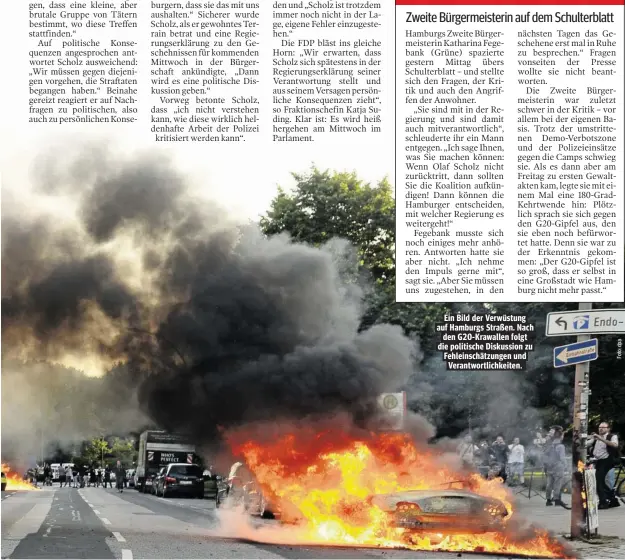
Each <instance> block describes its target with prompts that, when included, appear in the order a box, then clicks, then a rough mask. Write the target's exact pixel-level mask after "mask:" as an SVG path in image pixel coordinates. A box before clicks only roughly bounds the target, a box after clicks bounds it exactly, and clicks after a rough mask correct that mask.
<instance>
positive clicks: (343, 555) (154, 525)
mask: <svg viewBox="0 0 625 560" xmlns="http://www.w3.org/2000/svg"><path fill="white" fill-rule="evenodd" d="M224 515H227V513H223V510H215V507H214V502H213V501H212V500H194V499H178V498H166V499H164V498H159V497H156V496H151V495H146V494H140V493H138V492H136V491H135V490H132V489H127V490H125V491H124V492H123V493H122V494H119V493H118V492H117V491H116V490H115V489H106V490H104V489H102V488H83V489H80V490H78V489H74V488H58V487H51V488H44V489H43V490H41V491H39V492H37V491H30V492H24V491H23V492H20V491H16V492H3V493H2V518H1V524H2V558H103V559H106V558H123V559H132V558H258V559H269V558H287V559H296V558H302V559H309V558H329V559H356V558H364V559H368V558H386V559H389V560H393V559H396V558H397V559H399V558H425V559H428V558H440V559H447V558H458V556H459V555H458V554H457V553H436V552H429V553H425V552H412V551H405V550H388V549H354V548H327V547H324V548H320V547H314V546H288V545H278V544H263V543H260V542H255V541H252V538H255V537H254V535H256V534H257V532H258V531H259V530H260V531H265V530H269V531H272V530H273V531H276V530H279V529H280V528H279V527H278V524H277V522H275V521H260V520H258V521H254V522H253V525H252V526H249V527H248V529H247V530H241V529H236V531H235V529H234V528H233V527H230V530H231V531H232V533H231V534H226V533H225V531H227V530H228V525H234V523H229V521H230V520H228V519H224V518H223V516H224ZM230 515H232V514H230ZM245 519H247V518H245ZM239 523H240V520H239ZM234 533H236V534H234ZM265 540H266V539H265ZM462 556H463V557H465V558H470V559H477V558H493V557H492V556H485V555H474V554H469V555H467V554H463V555H462Z"/></svg>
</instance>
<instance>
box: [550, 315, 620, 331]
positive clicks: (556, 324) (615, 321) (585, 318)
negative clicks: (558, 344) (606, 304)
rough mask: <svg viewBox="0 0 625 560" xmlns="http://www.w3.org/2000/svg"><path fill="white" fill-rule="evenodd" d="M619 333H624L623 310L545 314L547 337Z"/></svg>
mask: <svg viewBox="0 0 625 560" xmlns="http://www.w3.org/2000/svg"><path fill="white" fill-rule="evenodd" d="M620 333H625V309H592V310H589V311H582V310H579V309H578V310H575V311H560V312H557V313H548V314H547V332H546V335H547V336H567V335H575V336H580V335H584V334H620Z"/></svg>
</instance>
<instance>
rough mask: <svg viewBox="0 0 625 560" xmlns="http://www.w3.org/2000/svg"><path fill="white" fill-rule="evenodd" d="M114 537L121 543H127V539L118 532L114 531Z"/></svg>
mask: <svg viewBox="0 0 625 560" xmlns="http://www.w3.org/2000/svg"><path fill="white" fill-rule="evenodd" d="M113 536H114V537H115V538H116V539H117V540H118V541H119V542H126V539H125V538H124V537H122V534H121V533H118V532H117V531H113Z"/></svg>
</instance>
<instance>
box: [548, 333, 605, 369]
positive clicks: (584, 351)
mask: <svg viewBox="0 0 625 560" xmlns="http://www.w3.org/2000/svg"><path fill="white" fill-rule="evenodd" d="M598 355H599V345H598V342H597V339H596V338H591V339H590V340H584V341H583V342H574V343H573V344H567V345H566V346H557V347H556V348H554V349H553V367H564V366H572V365H574V364H581V363H583V362H591V361H592V360H596V359H597V356H598Z"/></svg>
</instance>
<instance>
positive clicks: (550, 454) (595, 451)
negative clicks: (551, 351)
mask: <svg viewBox="0 0 625 560" xmlns="http://www.w3.org/2000/svg"><path fill="white" fill-rule="evenodd" d="M563 435H564V430H563V429H562V427H561V426H552V427H551V429H550V430H549V432H548V434H546V435H543V433H542V431H538V432H537V433H536V435H535V437H534V439H533V441H532V445H531V446H530V448H529V450H528V451H527V452H526V449H525V447H524V446H523V445H522V444H521V442H520V440H519V438H518V437H515V438H514V439H513V440H512V443H510V444H507V443H506V441H505V439H504V437H503V435H499V436H497V438H496V439H495V441H494V442H492V443H490V444H489V443H488V441H487V440H482V441H480V443H479V445H475V444H474V443H473V439H472V437H471V435H466V436H465V437H464V439H463V441H462V442H461V443H460V445H459V446H458V449H457V453H458V455H459V456H460V458H461V459H462V461H463V463H464V465H465V467H467V468H468V469H470V470H476V471H478V472H480V473H481V474H482V476H483V477H484V478H487V479H493V478H501V479H502V480H503V481H504V483H507V484H508V485H509V486H517V485H523V484H524V483H525V466H526V463H530V465H531V468H533V469H535V468H541V469H542V470H543V471H544V473H545V478H546V487H545V493H546V505H547V506H553V505H556V506H561V507H564V508H566V509H570V508H569V507H568V506H567V505H566V504H565V503H564V502H563V501H562V492H563V488H564V487H565V485H566V484H567V482H568V480H569V479H570V467H571V465H570V460H569V459H567V456H566V450H565V446H564V444H563V443H562V440H563ZM587 443H588V450H587V457H588V463H589V464H592V465H594V468H595V470H596V481H597V494H598V498H599V509H607V508H613V507H618V506H620V503H619V500H618V498H617V497H616V494H615V484H616V482H617V481H616V480H615V467H616V466H618V464H619V463H620V454H619V443H618V437H617V435H616V434H613V433H611V432H610V425H609V424H608V423H607V422H601V423H600V424H599V428H598V433H593V434H592V435H591V436H590V438H588V442H587Z"/></svg>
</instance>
